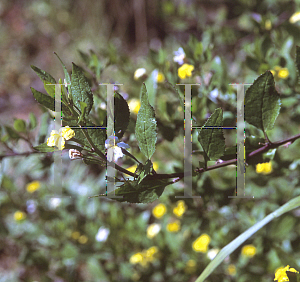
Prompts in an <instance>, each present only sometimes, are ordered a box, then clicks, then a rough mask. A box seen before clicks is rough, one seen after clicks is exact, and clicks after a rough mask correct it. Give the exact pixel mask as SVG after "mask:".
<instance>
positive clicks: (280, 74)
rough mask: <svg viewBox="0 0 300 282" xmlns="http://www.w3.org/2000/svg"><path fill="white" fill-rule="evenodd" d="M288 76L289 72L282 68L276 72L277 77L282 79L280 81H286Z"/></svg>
mask: <svg viewBox="0 0 300 282" xmlns="http://www.w3.org/2000/svg"><path fill="white" fill-rule="evenodd" d="M288 76H289V70H288V69H287V68H282V69H281V70H280V71H279V72H278V77H279V78H282V79H287V78H288Z"/></svg>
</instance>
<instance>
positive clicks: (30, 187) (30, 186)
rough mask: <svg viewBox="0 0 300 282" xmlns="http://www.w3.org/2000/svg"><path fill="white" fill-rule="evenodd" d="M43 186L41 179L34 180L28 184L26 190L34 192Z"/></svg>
mask: <svg viewBox="0 0 300 282" xmlns="http://www.w3.org/2000/svg"><path fill="white" fill-rule="evenodd" d="M40 187H41V184H40V182H39V181H32V182H30V183H28V184H27V185H26V190H27V192H28V193H33V192H34V191H36V190H39V189H40Z"/></svg>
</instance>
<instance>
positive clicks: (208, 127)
mask: <svg viewBox="0 0 300 282" xmlns="http://www.w3.org/2000/svg"><path fill="white" fill-rule="evenodd" d="M222 126H223V111H222V109H220V108H219V109H216V110H215V111H214V112H213V114H212V115H211V116H210V117H209V119H208V120H207V121H206V123H205V124H204V126H203V127H202V128H201V129H200V130H199V135H198V141H199V142H200V144H201V146H202V148H203V150H204V152H205V154H206V155H207V156H208V158H209V159H214V160H216V159H218V158H220V157H221V156H223V155H224V152H225V138H224V135H223V130H222Z"/></svg>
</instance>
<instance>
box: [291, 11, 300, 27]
mask: <svg viewBox="0 0 300 282" xmlns="http://www.w3.org/2000/svg"><path fill="white" fill-rule="evenodd" d="M289 21H290V23H292V24H293V23H296V22H298V21H300V12H296V13H294V14H293V15H292V16H291V17H290V19H289Z"/></svg>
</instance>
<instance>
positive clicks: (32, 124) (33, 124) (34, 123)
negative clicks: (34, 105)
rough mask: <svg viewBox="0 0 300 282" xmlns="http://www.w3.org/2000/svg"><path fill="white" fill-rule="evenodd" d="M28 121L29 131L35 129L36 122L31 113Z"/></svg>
mask: <svg viewBox="0 0 300 282" xmlns="http://www.w3.org/2000/svg"><path fill="white" fill-rule="evenodd" d="M29 121H30V124H29V129H35V128H36V126H37V120H36V117H35V115H34V114H33V113H29Z"/></svg>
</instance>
